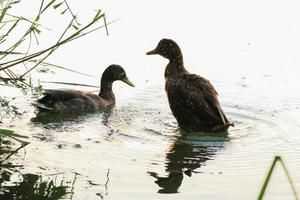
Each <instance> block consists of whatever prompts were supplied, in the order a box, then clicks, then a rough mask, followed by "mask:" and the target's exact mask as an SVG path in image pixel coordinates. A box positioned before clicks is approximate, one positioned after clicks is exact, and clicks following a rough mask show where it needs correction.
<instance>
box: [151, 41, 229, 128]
mask: <svg viewBox="0 0 300 200" xmlns="http://www.w3.org/2000/svg"><path fill="white" fill-rule="evenodd" d="M152 54H158V55H161V56H162V57H164V58H166V59H168V60H169V63H168V65H167V66H166V69H165V80H166V83H165V90H166V93H167V96H168V100H169V105H170V108H171V110H172V112H173V115H174V117H175V118H176V120H177V122H178V125H179V127H180V128H182V129H183V130H184V131H186V132H196V131H204V132H223V131H227V129H228V127H229V126H233V123H230V122H229V120H228V119H227V117H226V116H225V114H224V112H223V110H222V108H221V106H220V103H219V100H218V93H217V91H216V90H215V88H214V87H213V85H212V84H211V83H210V82H209V81H208V80H207V79H205V78H203V77H201V76H198V75H196V74H191V73H189V72H188V71H187V70H186V69H185V67H184V64H183V56H182V53H181V50H180V47H179V46H178V45H177V44H176V42H174V41H173V40H170V39H162V40H161V41H160V42H159V43H158V45H157V47H156V48H155V49H154V50H152V51H149V52H148V53H147V55H152Z"/></svg>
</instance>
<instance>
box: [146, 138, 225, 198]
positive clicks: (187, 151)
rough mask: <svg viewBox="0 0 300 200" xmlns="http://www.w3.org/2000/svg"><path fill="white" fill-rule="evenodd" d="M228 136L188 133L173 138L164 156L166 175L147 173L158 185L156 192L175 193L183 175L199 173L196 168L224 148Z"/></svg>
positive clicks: (189, 175)
mask: <svg viewBox="0 0 300 200" xmlns="http://www.w3.org/2000/svg"><path fill="white" fill-rule="evenodd" d="M228 143H229V138H228V137H227V135H225V134H221V135H214V136H211V135H199V133H198V134H197V135H193V134H189V135H186V136H181V137H178V138H175V139H174V140H173V141H172V142H171V143H170V145H169V147H168V151H167V153H166V158H165V172H166V173H167V175H166V176H159V175H158V174H157V173H156V172H148V174H149V175H150V176H152V177H154V178H155V179H156V181H155V183H156V184H157V185H158V186H159V187H160V189H159V190H158V193H177V192H178V189H179V187H180V186H181V184H182V180H183V178H184V176H188V177H191V176H192V174H195V173H200V172H199V171H196V169H197V168H200V167H201V166H203V165H205V162H206V161H207V160H212V159H214V158H213V157H214V156H215V155H216V154H217V153H218V152H219V151H221V150H222V149H224V148H226V146H227V145H228Z"/></svg>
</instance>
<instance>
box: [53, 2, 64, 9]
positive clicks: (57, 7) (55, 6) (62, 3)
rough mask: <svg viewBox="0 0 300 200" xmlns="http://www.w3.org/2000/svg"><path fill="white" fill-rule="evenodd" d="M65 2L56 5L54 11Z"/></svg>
mask: <svg viewBox="0 0 300 200" xmlns="http://www.w3.org/2000/svg"><path fill="white" fill-rule="evenodd" d="M63 3H64V2H61V3H58V4H56V5H54V6H53V8H54V9H56V8H58V7H59V6H61V4H63Z"/></svg>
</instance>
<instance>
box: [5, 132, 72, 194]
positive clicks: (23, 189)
mask: <svg viewBox="0 0 300 200" xmlns="http://www.w3.org/2000/svg"><path fill="white" fill-rule="evenodd" d="M26 145H30V144H29V143H27V144H26ZM26 145H24V144H22V143H20V142H19V140H13V139H10V138H8V137H3V136H0V152H1V153H0V199H3V200H4V199H5V200H56V199H61V198H62V197H66V195H68V194H70V197H71V196H72V192H71V191H72V190H73V189H72V188H74V184H75V181H76V176H77V174H75V177H73V178H72V180H71V181H70V179H68V181H66V180H65V175H63V174H60V175H53V176H47V177H42V176H41V175H38V174H34V173H22V172H21V171H22V170H23V169H24V168H25V166H24V165H22V164H15V163H19V162H20V155H19V154H21V153H20V151H21V150H24V155H23V159H25V156H26V151H25V147H26ZM61 175H62V178H60V179H59V181H58V180H57V179H58V177H61Z"/></svg>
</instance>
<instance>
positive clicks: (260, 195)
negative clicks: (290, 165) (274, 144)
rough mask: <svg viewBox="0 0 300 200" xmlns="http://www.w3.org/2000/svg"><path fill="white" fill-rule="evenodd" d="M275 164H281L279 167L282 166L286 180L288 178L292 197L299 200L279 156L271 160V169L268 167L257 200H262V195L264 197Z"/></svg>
mask: <svg viewBox="0 0 300 200" xmlns="http://www.w3.org/2000/svg"><path fill="white" fill-rule="evenodd" d="M277 163H280V164H281V166H282V168H283V170H284V172H285V175H286V176H287V178H288V181H289V183H290V186H291V188H292V191H293V195H294V197H295V199H296V200H299V198H298V194H297V191H296V189H295V186H294V184H293V181H292V178H291V176H290V174H289V172H288V170H287V167H286V166H285V164H284V162H283V160H282V158H281V157H280V156H275V158H274V160H273V162H272V165H271V167H270V169H269V172H268V174H267V176H266V179H265V181H264V183H263V186H262V188H261V191H260V193H259V196H258V200H262V199H263V198H264V195H265V192H266V189H267V186H268V184H269V182H270V179H271V176H272V174H273V171H274V168H275V166H276V164H277Z"/></svg>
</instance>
